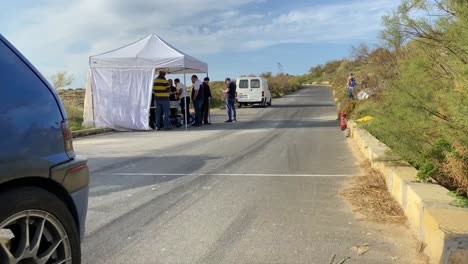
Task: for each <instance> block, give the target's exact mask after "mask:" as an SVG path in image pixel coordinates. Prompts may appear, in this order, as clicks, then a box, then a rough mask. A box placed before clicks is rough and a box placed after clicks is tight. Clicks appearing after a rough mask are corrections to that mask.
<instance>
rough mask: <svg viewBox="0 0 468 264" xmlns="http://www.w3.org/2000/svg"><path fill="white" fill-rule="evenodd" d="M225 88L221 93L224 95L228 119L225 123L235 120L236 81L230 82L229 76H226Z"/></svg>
mask: <svg viewBox="0 0 468 264" xmlns="http://www.w3.org/2000/svg"><path fill="white" fill-rule="evenodd" d="M225 83H226V89H224V90H223V93H224V94H225V96H226V112H227V115H228V118H229V119H228V120H226V123H231V122H237V119H236V106H235V100H236V88H237V87H236V83H234V82H232V81H231V79H230V78H226V80H225Z"/></svg>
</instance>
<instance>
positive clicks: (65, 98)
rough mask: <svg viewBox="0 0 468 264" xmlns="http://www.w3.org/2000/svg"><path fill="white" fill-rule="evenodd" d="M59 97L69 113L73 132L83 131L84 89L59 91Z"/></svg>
mask: <svg viewBox="0 0 468 264" xmlns="http://www.w3.org/2000/svg"><path fill="white" fill-rule="evenodd" d="M58 93H59V96H60V99H61V100H62V103H63V106H64V107H65V110H66V111H67V116H68V121H69V123H70V128H71V130H79V129H83V126H81V123H82V122H83V109H84V96H85V90H84V89H77V90H59V92H58Z"/></svg>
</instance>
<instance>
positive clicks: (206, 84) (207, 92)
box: [202, 77, 211, 125]
mask: <svg viewBox="0 0 468 264" xmlns="http://www.w3.org/2000/svg"><path fill="white" fill-rule="evenodd" d="M210 100H211V89H210V78H208V77H206V78H205V79H203V106H202V116H203V124H205V125H211V123H210V121H211V120H209V115H210Z"/></svg>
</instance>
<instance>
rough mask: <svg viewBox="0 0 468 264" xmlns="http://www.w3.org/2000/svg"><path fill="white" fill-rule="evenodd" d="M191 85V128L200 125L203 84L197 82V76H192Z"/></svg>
mask: <svg viewBox="0 0 468 264" xmlns="http://www.w3.org/2000/svg"><path fill="white" fill-rule="evenodd" d="M192 83H193V89H192V101H193V109H194V110H195V124H193V126H195V127H197V126H201V125H202V106H203V100H204V98H205V96H204V95H203V94H204V91H203V83H202V82H201V81H200V80H198V76H196V75H192Z"/></svg>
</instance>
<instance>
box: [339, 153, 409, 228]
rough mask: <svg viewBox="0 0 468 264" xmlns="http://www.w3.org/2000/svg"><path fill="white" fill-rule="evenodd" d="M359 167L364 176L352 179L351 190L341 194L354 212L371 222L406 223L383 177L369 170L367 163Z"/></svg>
mask: <svg viewBox="0 0 468 264" xmlns="http://www.w3.org/2000/svg"><path fill="white" fill-rule="evenodd" d="M361 167H362V168H363V171H365V172H366V173H365V174H366V175H365V176H356V177H354V179H353V183H352V186H351V188H349V189H347V190H344V191H342V192H341V195H343V196H344V197H345V198H346V199H347V200H348V201H349V202H350V203H351V204H352V205H353V206H354V208H355V209H354V211H355V212H357V213H360V214H362V215H364V216H365V218H366V219H367V220H369V221H373V222H378V223H404V222H406V216H405V214H404V212H403V210H402V209H401V207H400V205H399V204H398V203H397V202H396V201H395V200H394V199H393V197H392V196H391V195H390V193H389V192H388V190H387V186H386V184H385V179H384V178H383V176H382V175H381V174H380V173H378V172H377V171H375V170H373V169H371V167H370V164H369V163H368V162H364V163H363V164H361Z"/></svg>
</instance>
